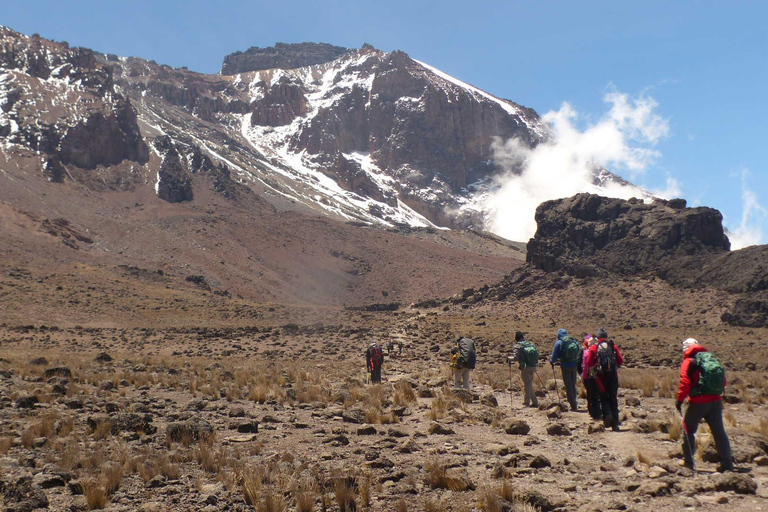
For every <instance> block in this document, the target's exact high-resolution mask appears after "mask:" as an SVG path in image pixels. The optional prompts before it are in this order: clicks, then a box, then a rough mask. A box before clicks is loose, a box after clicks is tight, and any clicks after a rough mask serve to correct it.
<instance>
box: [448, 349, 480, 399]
mask: <svg viewBox="0 0 768 512" xmlns="http://www.w3.org/2000/svg"><path fill="white" fill-rule="evenodd" d="M456 348H457V349H458V355H459V357H458V358H457V359H456V371H455V372H454V374H453V384H454V386H456V387H457V388H464V389H469V372H470V371H472V370H474V369H475V363H476V362H477V354H476V353H475V342H474V341H472V340H471V339H470V338H465V337H463V336H462V337H461V338H459V339H458V340H456Z"/></svg>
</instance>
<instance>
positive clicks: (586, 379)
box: [581, 334, 603, 420]
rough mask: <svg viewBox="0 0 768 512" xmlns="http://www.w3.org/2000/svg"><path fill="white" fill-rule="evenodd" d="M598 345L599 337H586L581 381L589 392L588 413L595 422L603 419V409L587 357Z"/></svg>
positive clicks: (582, 357) (590, 335)
mask: <svg viewBox="0 0 768 512" xmlns="http://www.w3.org/2000/svg"><path fill="white" fill-rule="evenodd" d="M596 344H597V337H596V336H594V335H592V334H589V335H587V336H585V337H584V350H583V351H582V356H581V381H582V382H583V383H584V389H585V390H586V392H587V412H589V415H590V417H592V419H594V420H601V419H603V412H602V410H603V409H602V407H601V406H600V391H599V390H598V389H597V382H596V381H595V376H594V375H590V373H589V367H588V366H587V357H588V356H589V347H591V346H592V345H596Z"/></svg>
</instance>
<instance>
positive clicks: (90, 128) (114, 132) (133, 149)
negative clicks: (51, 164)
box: [58, 97, 149, 169]
mask: <svg viewBox="0 0 768 512" xmlns="http://www.w3.org/2000/svg"><path fill="white" fill-rule="evenodd" d="M60 148H61V149H60V150H59V152H58V157H59V159H60V160H61V163H63V164H64V165H68V164H72V165H75V166H77V167H82V168H84V169H94V168H96V167H97V166H99V165H103V166H110V165H115V164H119V163H120V162H122V161H123V160H131V161H134V162H138V163H142V164H143V163H146V162H147V161H148V160H149V148H148V147H147V145H146V144H145V143H144V139H143V138H142V137H141V132H140V131H139V126H138V123H137V120H136V112H135V111H134V110H133V107H132V106H131V103H130V101H128V100H125V99H122V98H119V97H118V98H117V99H116V101H115V102H114V104H113V105H112V108H111V109H109V110H108V111H106V110H105V111H99V112H95V113H93V114H92V115H90V116H88V117H86V118H85V119H83V120H82V121H81V122H79V123H77V124H76V125H74V126H72V127H71V128H69V129H68V130H67V131H66V133H65V134H64V136H63V137H62V139H61V143H60Z"/></svg>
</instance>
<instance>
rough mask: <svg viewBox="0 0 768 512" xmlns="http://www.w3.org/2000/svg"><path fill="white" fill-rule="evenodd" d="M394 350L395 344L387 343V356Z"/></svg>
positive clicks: (390, 341)
mask: <svg viewBox="0 0 768 512" xmlns="http://www.w3.org/2000/svg"><path fill="white" fill-rule="evenodd" d="M394 349H395V342H394V341H392V340H389V341H387V355H388V356H391V355H392V351H393V350H394Z"/></svg>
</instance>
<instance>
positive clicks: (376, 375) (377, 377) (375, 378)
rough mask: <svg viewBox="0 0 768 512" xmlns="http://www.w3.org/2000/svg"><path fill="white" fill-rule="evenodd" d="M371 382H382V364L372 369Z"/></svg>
mask: <svg viewBox="0 0 768 512" xmlns="http://www.w3.org/2000/svg"><path fill="white" fill-rule="evenodd" d="M371 384H381V366H378V367H375V368H374V369H373V370H371Z"/></svg>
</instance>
